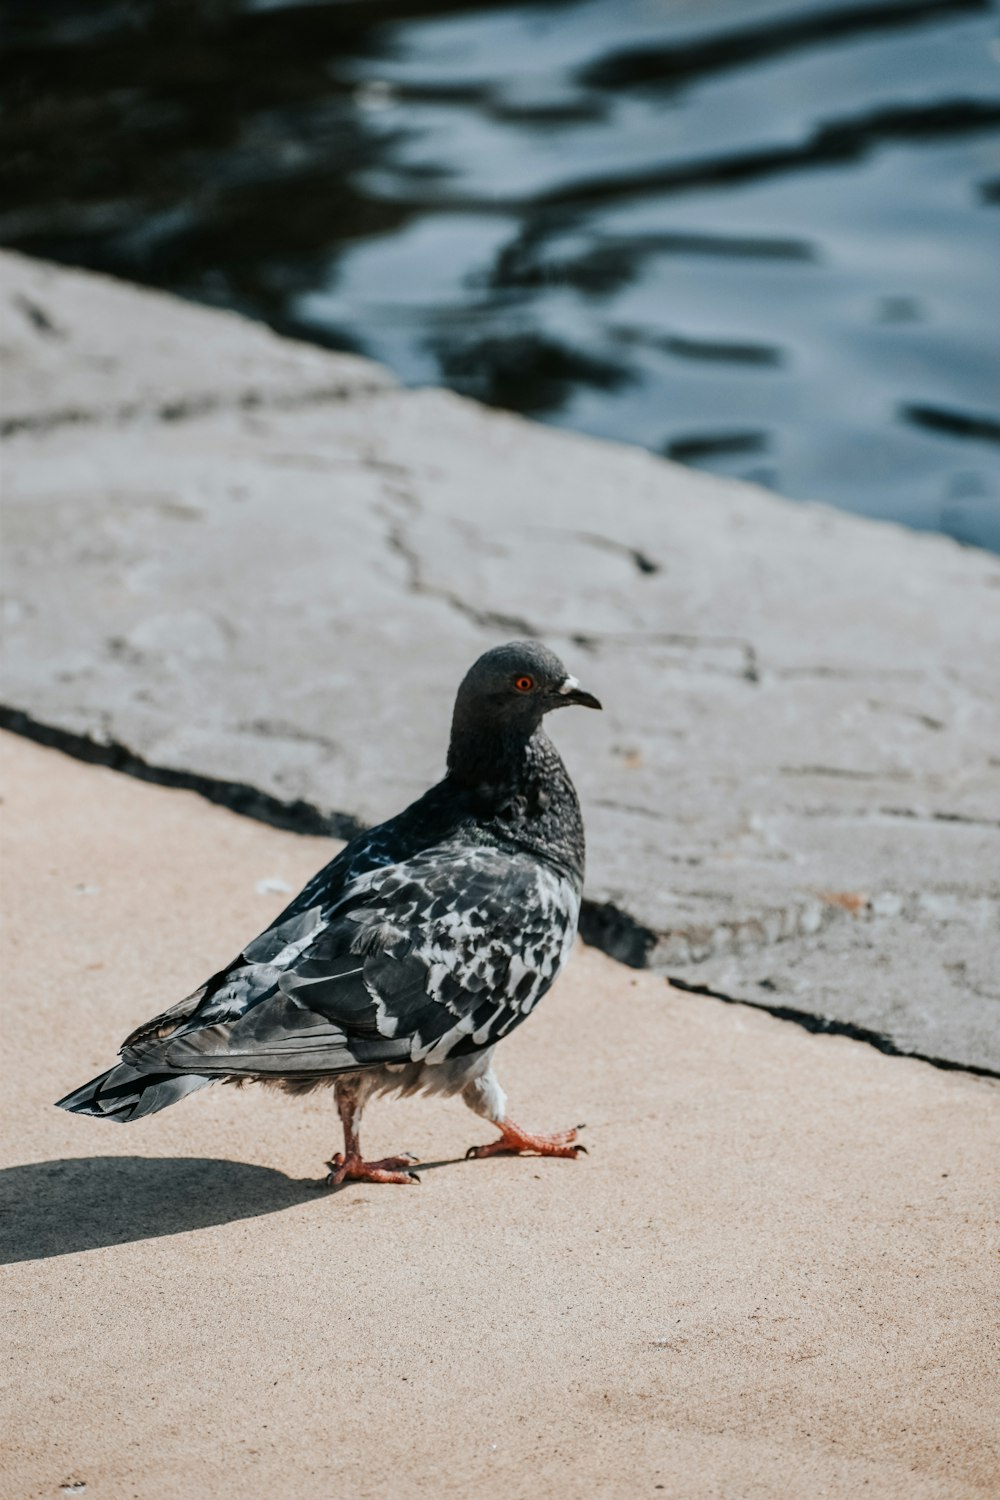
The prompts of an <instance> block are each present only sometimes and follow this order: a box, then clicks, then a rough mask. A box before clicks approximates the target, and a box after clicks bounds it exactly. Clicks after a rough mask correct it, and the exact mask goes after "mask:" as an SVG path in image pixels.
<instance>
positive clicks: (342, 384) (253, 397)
mask: <svg viewBox="0 0 1000 1500" xmlns="http://www.w3.org/2000/svg"><path fill="white" fill-rule="evenodd" d="M396 389H397V388H396V386H394V385H389V384H387V383H386V382H384V381H383V382H378V381H372V382H371V383H370V384H361V383H358V384H356V383H354V382H351V381H346V380H342V381H335V382H334V383H333V384H331V385H320V386H312V387H307V388H306V389H304V390H297V391H288V392H280V391H275V392H273V393H269V392H267V391H260V390H252V389H251V390H245V391H237V392H234V393H233V394H232V395H229V396H219V395H211V394H208V393H205V394H200V395H192V396H178V397H176V398H175V399H174V400H172V401H162V402H155V401H148V402H147V401H128V402H125V403H124V404H122V405H121V406H114V407H90V408H87V407H63V408H62V409H61V410H57V411H50V412H37V413H36V412H31V413H24V414H23V415H21V416H15V417H4V418H0V439H2V438H9V437H16V436H18V435H19V434H21V433H25V432H37V433H44V432H51V431H53V430H54V429H56V428H58V427H67V426H81V425H85V426H95V427H97V426H101V425H102V424H104V423H116V424H118V425H120V426H124V425H126V424H127V423H129V422H133V421H135V420H136V418H138V417H149V416H152V417H155V418H156V419H157V420H158V421H160V422H187V421H191V420H193V419H196V418H198V417H205V416H211V415H214V414H215V413H216V412H220V411H294V410H296V409H297V408H299V407H305V406H317V405H322V404H323V403H324V402H326V401H349V400H357V399H366V400H367V399H370V398H372V397H374V396H384V395H390V394H393V393H394V392H395V391H396Z"/></svg>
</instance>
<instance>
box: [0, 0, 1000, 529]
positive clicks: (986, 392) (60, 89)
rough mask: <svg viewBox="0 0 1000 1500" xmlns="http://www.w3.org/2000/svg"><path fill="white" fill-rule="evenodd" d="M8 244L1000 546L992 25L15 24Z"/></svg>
mask: <svg viewBox="0 0 1000 1500" xmlns="http://www.w3.org/2000/svg"><path fill="white" fill-rule="evenodd" d="M3 9H4V13H5V16H6V19H7V21H8V24H9V34H10V37H11V42H10V45H9V49H8V50H9V52H10V54H11V55H12V61H13V62H14V63H15V67H14V69H13V72H14V75H15V78H14V84H13V86H12V87H9V88H8V91H7V106H6V113H5V115H4V117H3V120H2V122H0V131H2V146H3V161H4V163H5V165H4V168H3V170H4V174H5V177H6V179H7V182H6V191H5V193H4V196H3V203H4V204H5V207H4V209H3V211H2V212H0V239H2V240H3V241H4V242H5V243H8V244H13V245H17V246H19V247H21V248H23V249H26V250H29V251H34V252H36V253H40V254H45V255H52V256H55V257H58V258H60V259H64V260H67V261H72V262H76V263H80V264H86V265H93V266H97V267H100V268H103V269H108V270H112V271H115V272H117V273H119V274H124V275H127V276H131V277H133V278H135V279H138V280H144V281H149V282H154V283H157V284H160V285H164V286H168V287H171V288H174V289H176V290H178V291H180V292H182V293H184V294H186V295H189V296H193V297H198V298H202V299H205V300H208V301H212V302H218V303H223V304H226V305H232V306H237V307H240V308H243V309H244V310H246V311H248V312H251V313H253V314H254V315H256V316H259V317H263V318H266V319H267V320H268V321H269V322H271V323H272V324H274V325H275V326H276V327H279V328H282V329H284V330H286V331H289V332H293V333H297V334H300V335H303V336H305V337H307V338H311V339H314V340H317V341H320V342H323V343H327V344H330V345H333V346H339V347H351V348H357V349H360V350H363V351H365V352H367V353H370V354H372V355H374V356H375V357H377V358H379V359H382V360H384V361H385V362H386V363H388V364H389V365H391V366H392V367H393V368H394V369H395V370H396V371H397V372H398V374H399V375H400V376H401V377H402V378H403V379H404V380H407V381H411V382H415V383H416V382H440V381H443V382H445V383H447V384H448V385H451V386H453V387H455V388H456V389H458V390H461V391H464V392H467V393H469V394H471V395H474V396H477V397H479V398H480V399H482V400H486V401H490V402H494V403H497V404H499V405H502V406H507V407H512V408H514V409H517V410H520V411H525V412H529V413H531V414H533V415H537V416H541V417H543V418H545V419H547V420H550V421H554V422H558V423H560V424H563V425H566V426H570V427H575V428H579V429H582V430H585V431H588V432H593V433H597V434H601V435H604V436H609V437H616V438H622V439H625V440H628V441H633V442H638V443H642V444H644V445H646V446H648V447H650V448H653V449H655V450H657V451H661V452H665V453H668V454H669V455H670V456H672V457H674V458H678V459H680V460H682V461H683V462H686V463H694V464H699V465H702V466H704V467H707V468H711V469H714V470H717V471H719V472H724V473H729V474H737V475H741V476H745V477H748V478H751V479H757V480H760V481H762V482H764V483H765V484H769V485H772V486H774V487H775V488H776V489H778V490H781V491H782V492H784V493H786V494H790V495H795V496H799V497H802V498H815V499H823V500H827V501H830V502H832V503H833V504H836V505H840V506H844V507H847V508H849V509H853V510H859V511H863V512H865V513H867V514H871V515H879V516H886V517H890V518H894V519H898V520H902V521H905V522H907V523H909V524H911V525H916V526H923V527H932V528H940V529H942V530H945V531H948V532H950V533H951V534H952V535H954V536H956V537H958V538H960V539H961V540H965V541H974V542H977V543H979V544H980V545H986V546H992V547H994V548H996V549H998V550H1000V358H998V352H997V350H998V337H997V335H998V332H1000V328H998V323H1000V312H998V309H1000V287H998V280H1000V278H998V274H997V266H998V264H1000V256H998V253H997V252H998V244H1000V241H998V235H997V228H998V209H1000V203H998V199H1000V61H998V53H997V49H996V44H995V41H994V35H993V34H994V30H995V17H994V12H993V7H992V5H991V4H989V3H984V0H868V3H864V0H823V3H819V0H797V3H796V0H614V3H612V0H561V3H557V0H544V3H538V4H534V5H489V4H484V5H478V6H477V5H468V4H466V5H463V4H461V3H456V0H438V3H436V4H435V3H434V0H423V3H421V0H364V3H362V0H328V3H319V0H312V3H299V4H294V3H287V4H285V3H281V0H198V3H195V0H187V3H185V0H173V3H171V4H169V5H167V4H162V3H157V0H49V3H47V4H45V5H44V6H42V5H38V4H37V0H19V3H11V0H7V3H6V4H4V6H3Z"/></svg>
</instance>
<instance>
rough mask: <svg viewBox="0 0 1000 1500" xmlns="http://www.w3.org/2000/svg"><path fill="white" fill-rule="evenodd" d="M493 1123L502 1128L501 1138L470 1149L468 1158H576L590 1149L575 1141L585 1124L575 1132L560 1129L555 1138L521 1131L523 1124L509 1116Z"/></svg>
mask: <svg viewBox="0 0 1000 1500" xmlns="http://www.w3.org/2000/svg"><path fill="white" fill-rule="evenodd" d="M494 1124H495V1125H497V1126H498V1127H499V1130H500V1139H499V1140H498V1141H490V1142H489V1144H488V1145H486V1146H470V1147H469V1149H468V1151H466V1153H465V1154H466V1157H470V1156H473V1157H480V1156H499V1155H501V1154H507V1155H514V1156H520V1155H522V1154H524V1153H530V1154H531V1155H532V1156H574V1157H575V1156H577V1155H579V1153H580V1152H583V1154H584V1155H586V1153H587V1148H586V1146H585V1145H583V1143H582V1142H581V1141H578V1140H577V1138H576V1132H577V1130H582V1129H583V1126H582V1125H577V1126H576V1128H575V1129H574V1130H560V1131H557V1132H556V1133H555V1134H554V1135H532V1134H530V1133H529V1132H528V1131H527V1130H522V1129H521V1127H520V1125H515V1124H514V1121H513V1120H511V1119H510V1118H509V1117H508V1116H507V1115H504V1117H503V1119H502V1120H495V1121H494Z"/></svg>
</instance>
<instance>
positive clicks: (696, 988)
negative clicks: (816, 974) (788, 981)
mask: <svg viewBox="0 0 1000 1500" xmlns="http://www.w3.org/2000/svg"><path fill="white" fill-rule="evenodd" d="M665 977H666V979H667V980H668V982H669V983H670V984H672V985H673V986H674V988H675V989H678V990H684V991H685V992H686V993H687V994H689V995H704V996H706V997H707V998H708V999H710V1000H721V1001H722V1003H723V1004H724V1005H742V1006H745V1007H746V1008H747V1009H748V1010H759V1011H763V1012H764V1014H765V1015H768V1016H774V1018H775V1020H777V1021H790V1022H791V1023H792V1024H793V1025H794V1026H801V1027H802V1029H803V1030H804V1031H809V1032H812V1033H813V1034H814V1035H817V1036H843V1037H848V1038H849V1039H850V1040H851V1041H854V1042H864V1043H865V1044H866V1045H867V1046H869V1047H874V1048H875V1049H876V1051H878V1052H882V1053H884V1054H885V1056H886V1057H908V1058H910V1059H912V1061H914V1062H922V1063H929V1064H930V1066H931V1067H932V1068H941V1069H942V1070H943V1071H945V1072H948V1073H971V1074H972V1075H973V1076H974V1077H976V1078H997V1079H1000V1071H997V1070H996V1069H995V1068H986V1067H982V1066H981V1065H979V1064H978V1063H960V1062H954V1061H953V1060H952V1059H951V1058H950V1057H935V1056H934V1055H933V1054H931V1053H929V1052H910V1051H908V1050H907V1049H906V1048H905V1047H899V1046H897V1045H896V1043H895V1042H894V1041H893V1040H892V1038H891V1037H888V1036H886V1035H885V1033H884V1032H882V1031H873V1030H871V1029H870V1028H869V1027H867V1026H858V1025H856V1024H855V1023H854V1022H853V1021H834V1020H832V1019H831V1018H830V1017H828V1016H814V1015H812V1014H811V1013H810V1012H809V1011H807V1010H799V1009H797V1007H795V1006H793V1005H769V1004H767V1002H766V1001H764V1000H751V999H749V998H748V997H747V996H744V995H727V994H726V992H725V991H724V990H716V989H713V988H712V987H711V985H707V984H692V983H690V981H689V980H686V979H681V978H679V977H678V976H677V975H674V974H667V975H666V976H665Z"/></svg>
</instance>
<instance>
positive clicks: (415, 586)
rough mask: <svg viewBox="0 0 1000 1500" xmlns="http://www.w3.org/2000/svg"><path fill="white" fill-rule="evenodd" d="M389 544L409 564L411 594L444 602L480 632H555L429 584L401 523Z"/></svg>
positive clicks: (391, 533) (534, 634)
mask: <svg viewBox="0 0 1000 1500" xmlns="http://www.w3.org/2000/svg"><path fill="white" fill-rule="evenodd" d="M386 541H387V542H388V544H389V547H390V548H391V549H392V551H393V552H395V553H397V555H398V556H399V557H401V558H402V559H403V562H404V563H405V564H406V569H407V579H406V587H407V590H408V591H409V592H410V593H411V594H415V595H417V596H418V597H420V598H423V599H438V600H440V602H441V603H442V604H447V605H448V607H449V609H453V610H455V612H456V613H457V614H460V615H461V616H462V617H463V619H466V620H469V621H471V623H472V624H473V625H476V626H478V628H479V629H480V630H494V629H495V630H513V631H515V632H516V633H517V634H518V635H520V636H525V637H527V638H529V639H532V640H539V639H541V638H542V637H543V636H544V635H546V634H551V633H552V632H546V631H544V630H543V629H541V628H540V627H539V626H537V625H534V624H533V623H532V622H531V621H530V620H526V619H524V618H523V616H521V615H508V614H504V613H503V612H501V611H499V610H493V609H478V608H477V607H476V606H475V605H474V604H469V603H468V602H467V601H466V600H465V599H463V598H462V597H461V595H460V594H456V593H454V592H452V590H450V589H445V588H440V587H438V586H436V585H434V584H430V583H428V582H427V581H426V579H425V578H424V576H423V564H422V562H421V558H420V553H419V552H418V551H417V549H416V547H414V545H413V543H412V542H411V541H410V539H409V537H408V536H407V535H406V532H405V529H404V528H403V527H402V526H400V525H399V524H398V523H394V524H393V525H391V526H390V528H389V530H388V532H387V534H386Z"/></svg>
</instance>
